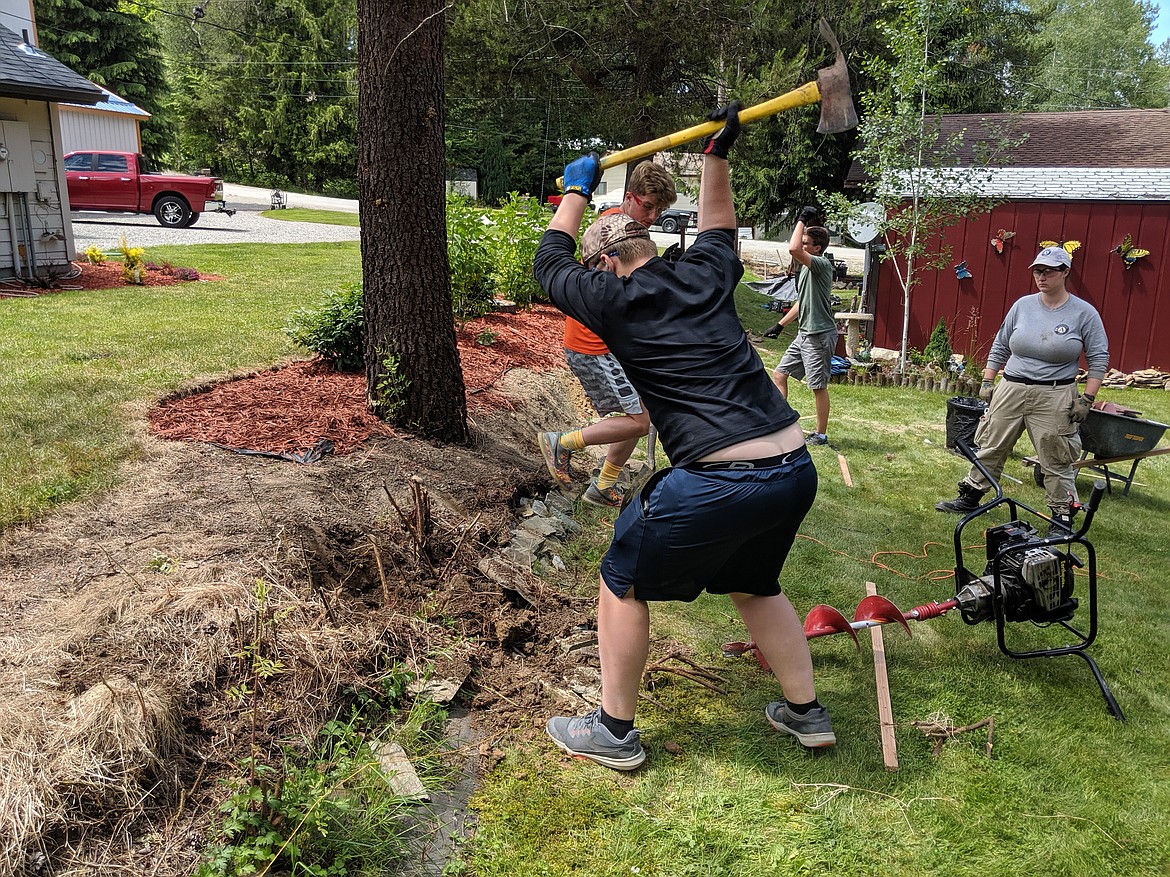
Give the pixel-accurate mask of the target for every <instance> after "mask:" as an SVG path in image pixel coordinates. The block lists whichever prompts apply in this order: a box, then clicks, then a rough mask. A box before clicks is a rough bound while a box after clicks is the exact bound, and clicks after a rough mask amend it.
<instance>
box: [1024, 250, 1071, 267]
mask: <svg viewBox="0 0 1170 877" xmlns="http://www.w3.org/2000/svg"><path fill="white" fill-rule="evenodd" d="M1037 265H1044V266H1046V267H1048V268H1071V267H1072V256H1071V255H1070V254H1069V252H1068V251H1067V250H1066V249H1065V248H1064V247H1045V248H1044V249H1043V250H1041V251H1040V252H1039V253H1037V254H1036V258H1035V259H1033V260H1032V264H1031V265H1029V266H1028V267H1029V268H1035V267H1036V266H1037Z"/></svg>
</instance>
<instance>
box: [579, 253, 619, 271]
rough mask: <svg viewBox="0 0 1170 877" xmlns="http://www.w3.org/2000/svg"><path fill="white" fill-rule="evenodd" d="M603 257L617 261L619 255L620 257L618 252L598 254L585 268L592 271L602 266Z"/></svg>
mask: <svg viewBox="0 0 1170 877" xmlns="http://www.w3.org/2000/svg"><path fill="white" fill-rule="evenodd" d="M602 255H606V256H609V257H610V258H611V259H616V258H617V255H618V251H617V250H614V251H613V252H612V253H604V254H602V253H598V254H597V255H596V256H594V257H593V258H592V259H590V260H589V261H588V262H586V263H585V267H586V268H588V269H589V270H590V271H592V270H593V269H594V268H596V267H597V266H598V265H600V264H601V257H602Z"/></svg>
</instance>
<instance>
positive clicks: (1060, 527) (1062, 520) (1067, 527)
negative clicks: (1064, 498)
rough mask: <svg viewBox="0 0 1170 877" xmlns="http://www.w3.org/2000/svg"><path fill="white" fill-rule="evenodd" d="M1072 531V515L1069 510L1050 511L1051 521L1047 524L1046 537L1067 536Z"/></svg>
mask: <svg viewBox="0 0 1170 877" xmlns="http://www.w3.org/2000/svg"><path fill="white" fill-rule="evenodd" d="M1072 532H1073V516H1072V514H1071V513H1070V512H1063V513H1061V512H1056V511H1053V512H1052V523H1051V524H1049V525H1048V538H1049V539H1051V538H1052V537H1053V536H1068V535H1071V534H1072Z"/></svg>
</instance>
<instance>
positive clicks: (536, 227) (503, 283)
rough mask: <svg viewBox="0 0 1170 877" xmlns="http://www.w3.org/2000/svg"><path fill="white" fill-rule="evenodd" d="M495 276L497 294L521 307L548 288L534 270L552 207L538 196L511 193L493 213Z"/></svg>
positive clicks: (492, 275)
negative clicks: (541, 285) (531, 196)
mask: <svg viewBox="0 0 1170 877" xmlns="http://www.w3.org/2000/svg"><path fill="white" fill-rule="evenodd" d="M491 218H492V222H493V230H494V232H495V234H493V235H492V236H491V242H490V243H491V253H490V261H491V266H492V271H491V279H492V285H493V286H494V292H495V296H496V298H502V299H507V300H508V301H512V302H515V303H516V304H518V305H520V306H521V307H527V306H528V305H530V304H532V302H533V301H534V300H539V299H543V298H544V291H543V290H542V289H541V288H540V285H539V284H538V283H537V282H536V278H535V277H534V276H533V274H532V262H533V259H535V258H536V247H537V244H539V243H540V237H541V235H542V234H544V230H545V228H546V226H547V225H548V211H546V210H545V209H544V208H543V207H542V206H541V204H540V202H539V201H537V200H536V199H535V198H529V197H528V196H523V197H522V196H520V195H518V194H516V193H515V192H512V193H510V194H509V195H508V197H507V199H506V200H505V201H504V203H503V204H502V205H500V209H499V210H496V211H494V212H493V213H492V214H491Z"/></svg>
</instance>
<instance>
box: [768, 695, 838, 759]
mask: <svg viewBox="0 0 1170 877" xmlns="http://www.w3.org/2000/svg"><path fill="white" fill-rule="evenodd" d="M764 715H765V716H767V717H768V721H769V722H770V723H771V725H772V727H773V728H775V729H776V730H777V731H783V732H784V733H785V734H791V735H792V736H793V737H795V738H796V739H797V740H799V741H800V744H801V745H802V746H807V747H808V748H809V749H820V748H821V747H823V746H833V745H835V744H836V743H837V735H836V734H834V733H833V723H832V722H830V721H829V711H828V710H827V709H825V708H824V707H823V706H821V707H817V708H816V709H811V710H809V711H808V712H807V713H805V714H804V715H803V716H798V715H796V714H795V713H790V712H788V704H787V703H786V702H785V701H783V700H781V701H777V702H775V703H770V704H768V706H767V708H766V709H765V710H764Z"/></svg>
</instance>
